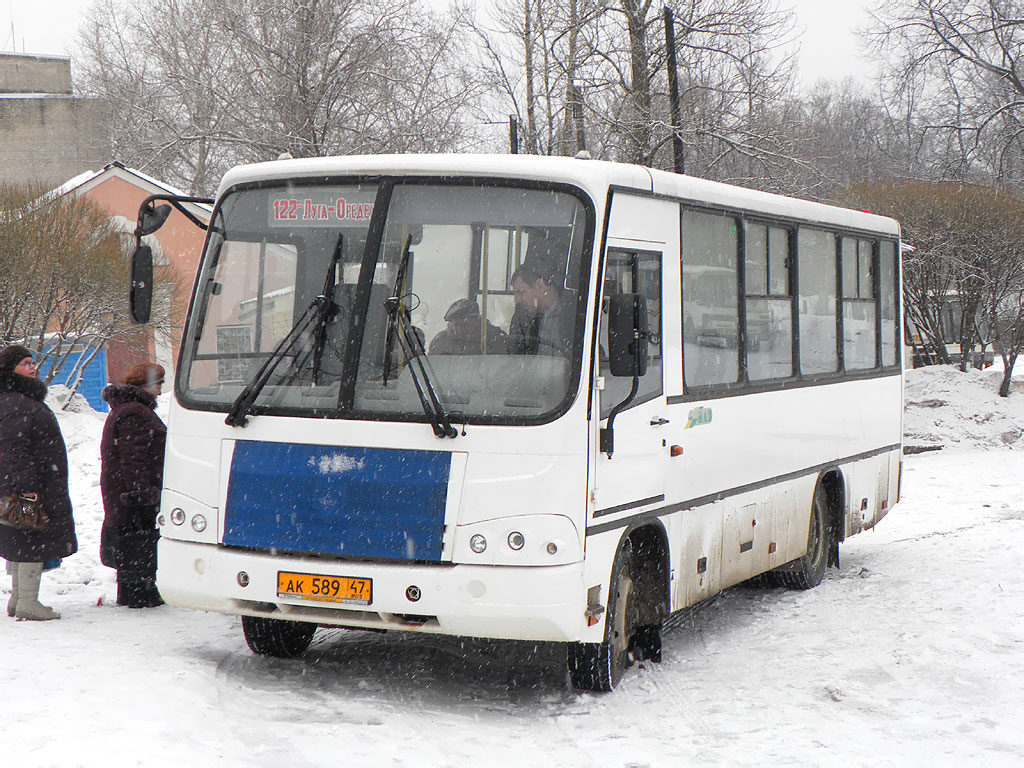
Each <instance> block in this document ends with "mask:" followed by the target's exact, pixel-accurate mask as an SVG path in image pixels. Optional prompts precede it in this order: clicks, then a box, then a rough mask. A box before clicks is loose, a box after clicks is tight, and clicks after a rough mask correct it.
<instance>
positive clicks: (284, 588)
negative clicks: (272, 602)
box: [277, 571, 373, 605]
mask: <svg viewBox="0 0 1024 768" xmlns="http://www.w3.org/2000/svg"><path fill="white" fill-rule="evenodd" d="M277 596H278V597H291V598H298V599H299V600H315V601H318V602H323V603H355V604H356V605H369V604H370V602H371V601H372V600H373V579H356V578H352V577H350V576H321V575H318V574H315V573H292V572H290V571H278V572H277Z"/></svg>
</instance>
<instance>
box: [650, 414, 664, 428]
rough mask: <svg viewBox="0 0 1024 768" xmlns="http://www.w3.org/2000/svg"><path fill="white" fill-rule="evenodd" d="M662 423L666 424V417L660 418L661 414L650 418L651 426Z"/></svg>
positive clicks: (658, 425)
mask: <svg viewBox="0 0 1024 768" xmlns="http://www.w3.org/2000/svg"><path fill="white" fill-rule="evenodd" d="M662 424H668V419H663V418H661V416H656V417H655V418H653V419H651V426H652V427H660V426H661V425H662Z"/></svg>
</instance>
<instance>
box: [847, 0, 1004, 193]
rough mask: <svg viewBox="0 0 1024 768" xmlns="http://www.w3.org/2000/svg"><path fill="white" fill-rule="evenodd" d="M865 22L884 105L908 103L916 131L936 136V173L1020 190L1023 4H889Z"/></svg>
mask: <svg viewBox="0 0 1024 768" xmlns="http://www.w3.org/2000/svg"><path fill="white" fill-rule="evenodd" d="M873 16H874V20H875V21H874V26H873V28H872V29H871V30H870V31H869V32H868V35H867V36H868V39H869V41H870V42H871V43H872V45H873V48H874V51H875V52H876V54H877V55H878V56H879V59H880V60H881V61H883V62H887V67H886V71H885V72H884V73H883V74H884V78H885V85H886V96H887V100H888V102H889V103H890V104H901V105H904V106H906V105H910V104H912V105H913V117H914V120H915V121H916V122H918V123H919V125H920V126H921V129H922V130H923V131H925V132H930V133H933V134H940V135H941V137H942V138H941V139H940V140H939V141H937V142H934V143H935V147H936V149H939V150H941V151H940V152H936V153H935V154H934V156H933V161H934V162H935V163H936V164H937V165H938V166H940V167H939V168H938V169H937V170H938V172H939V173H941V174H942V175H943V176H945V177H946V178H949V177H955V178H971V177H972V176H975V177H979V178H996V179H999V180H1000V181H1001V183H1003V184H1012V185H1020V184H1021V183H1024V165H1022V163H1021V157H1022V152H1021V138H1022V135H1024V132H1022V130H1021V123H1020V120H1021V109H1022V108H1024V81H1022V77H1024V70H1022V66H1024V59H1022V53H1024V3H1022V2H1021V0H896V1H895V2H892V1H890V2H885V3H879V5H878V7H877V9H876V11H875V12H874V14H873ZM883 54H884V55H883Z"/></svg>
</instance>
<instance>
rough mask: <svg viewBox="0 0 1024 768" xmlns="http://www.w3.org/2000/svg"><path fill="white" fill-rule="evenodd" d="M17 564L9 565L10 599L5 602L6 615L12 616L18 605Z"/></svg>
mask: <svg viewBox="0 0 1024 768" xmlns="http://www.w3.org/2000/svg"><path fill="white" fill-rule="evenodd" d="M18 565H19V564H18V563H11V599H10V600H8V601H7V615H8V616H14V612H15V610H16V608H17V605H18Z"/></svg>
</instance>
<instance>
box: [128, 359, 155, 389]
mask: <svg viewBox="0 0 1024 768" xmlns="http://www.w3.org/2000/svg"><path fill="white" fill-rule="evenodd" d="M124 383H125V384H127V385H128V386H130V387H151V386H153V385H154V384H163V383H164V367H163V366H162V365H157V364H156V363H139V364H138V365H136V366H135V367H133V368H132V369H131V370H130V371H128V373H127V374H126V375H125V377H124Z"/></svg>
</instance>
